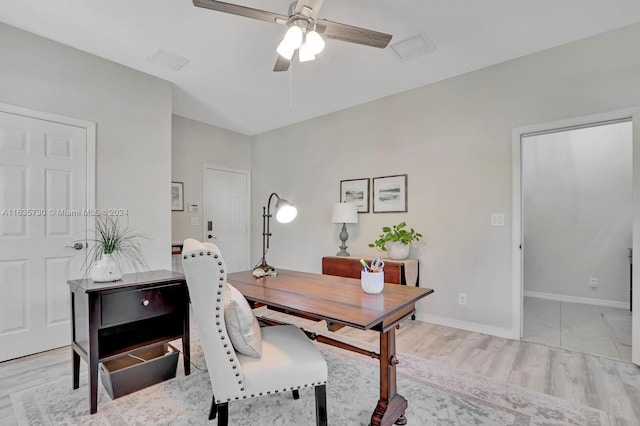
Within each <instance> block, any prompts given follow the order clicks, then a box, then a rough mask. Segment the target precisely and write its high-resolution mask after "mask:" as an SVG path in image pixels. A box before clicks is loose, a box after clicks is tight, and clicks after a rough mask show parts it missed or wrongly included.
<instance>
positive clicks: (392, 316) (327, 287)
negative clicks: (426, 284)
mask: <svg viewBox="0 0 640 426" xmlns="http://www.w3.org/2000/svg"><path fill="white" fill-rule="evenodd" d="M278 273H279V274H278V276H275V277H273V276H267V277H263V278H259V279H258V278H254V277H253V275H252V274H251V271H246V272H235V273H232V274H229V275H228V276H227V280H228V282H229V283H230V284H231V285H233V286H234V287H235V288H237V289H238V290H239V291H240V292H241V293H242V294H243V295H244V296H245V297H246V298H247V299H248V300H249V301H251V302H259V303H263V304H265V305H267V306H268V307H275V308H276V309H278V310H286V311H287V312H291V313H292V314H294V315H295V314H301V315H303V316H305V317H311V318H316V319H318V320H327V322H332V323H338V324H343V325H348V326H351V327H355V328H359V329H362V330H376V331H378V332H379V333H380V354H379V360H380V399H379V400H378V404H377V406H376V408H375V409H374V411H373V414H372V416H371V425H373V426H378V425H392V424H393V423H397V424H405V423H406V421H407V419H406V418H405V415H404V414H405V411H406V409H407V406H408V404H407V400H406V399H405V398H404V397H403V396H402V395H400V394H398V393H397V385H396V365H397V364H398V360H397V358H396V334H395V330H396V325H397V324H399V323H400V322H401V321H402V320H404V319H405V318H407V317H408V316H410V315H411V314H413V313H414V312H415V303H416V301H418V300H420V299H422V298H423V297H425V296H427V295H429V294H431V293H433V290H431V289H427V288H416V287H408V286H400V285H385V286H384V290H383V291H382V292H381V293H379V294H368V293H365V292H364V291H362V288H361V286H360V280H356V279H352V278H343V277H335V276H330V275H319V274H309V273H305V272H296V271H287V270H282V269H281V270H279V271H278Z"/></svg>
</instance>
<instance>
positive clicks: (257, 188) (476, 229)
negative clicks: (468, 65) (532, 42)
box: [252, 25, 640, 336]
mask: <svg viewBox="0 0 640 426" xmlns="http://www.w3.org/2000/svg"><path fill="white" fill-rule="evenodd" d="M639 44H640V25H634V26H630V27H626V28H623V29H620V30H617V31H614V32H611V33H607V34H604V35H601V36H597V37H593V38H591V39H586V40H582V41H578V42H575V43H572V44H569V45H565V46H561V47H558V48H555V49H551V50H547V51H545V52H541V53H537V54H534V55H530V56H526V57H523V58H519V59H516V60H512V61H509V62H506V63H503V64H499V65H496V66H492V67H489V68H485V69H482V70H479V71H475V72H472V73H468V74H464V75H461V76H458V77H455V78H451V79H448V80H444V81H441V82H438V83H435V84H431V85H428V86H425V87H422V88H419V89H415V90H412V91H408V92H405V93H401V94H398V95H395V96H390V97H388V98H385V99H381V100H378V101H374V102H370V103H367V104H364V105H360V106H357V107H354V108H350V109H347V110H344V111H341V112H337V113H334V114H330V115H326V116H323V117H319V118H317V119H313V120H309V121H306V122H303V123H300V124H297V125H293V126H288V127H286V128H282V129H278V130H274V131H272V132H269V133H266V134H263V135H259V136H257V137H256V138H255V139H256V142H255V146H254V151H253V158H254V162H253V180H254V185H253V207H252V210H253V229H254V232H253V244H252V247H253V257H254V259H252V261H256V260H257V259H258V258H259V256H260V253H259V251H260V239H259V237H260V236H259V233H258V232H256V231H255V230H256V229H260V227H261V225H260V223H261V222H260V220H261V219H260V214H259V213H260V206H262V205H264V204H265V203H266V201H267V197H268V195H269V193H270V192H271V191H277V192H278V193H279V194H280V195H281V196H283V197H284V198H286V199H289V200H290V201H292V202H294V203H296V204H297V205H298V208H299V210H298V218H297V219H296V220H295V221H294V222H292V223H290V224H287V225H281V224H276V225H274V226H273V227H272V231H273V237H272V239H271V249H270V252H269V256H268V260H269V263H270V264H272V265H275V266H276V267H289V268H297V269H302V270H306V271H311V272H319V271H320V269H321V260H320V259H321V258H322V256H325V255H332V254H334V253H335V252H336V251H337V246H338V245H339V239H338V232H339V230H338V225H334V224H332V223H331V221H330V214H331V213H330V211H331V206H332V204H333V203H335V202H336V201H338V199H339V181H340V180H341V179H351V178H364V177H375V176H385V175H393V174H401V173H407V174H408V175H409V212H408V213H406V214H400V213H393V214H389V213H387V214H372V213H369V214H361V215H360V219H361V221H360V223H359V224H358V225H356V226H355V227H354V226H351V227H350V239H349V241H348V245H349V246H350V251H351V253H352V254H363V255H364V254H373V253H374V252H373V249H369V248H368V247H367V243H369V242H371V241H373V240H374V239H375V237H376V236H377V235H378V233H379V230H380V228H381V227H382V226H383V225H391V224H395V223H398V222H400V221H402V220H406V221H407V222H408V223H409V225H411V226H413V227H415V228H416V229H417V230H418V231H419V232H421V233H423V234H424V236H425V241H424V244H422V245H420V246H418V247H415V248H413V249H412V253H411V257H414V258H418V259H420V277H421V279H420V282H421V285H422V286H425V287H431V288H434V289H435V290H436V292H435V294H434V295H433V296H430V297H428V298H426V299H425V300H424V301H422V302H421V303H420V304H419V306H418V317H419V318H422V319H429V320H432V321H436V322H441V323H446V324H451V325H456V326H459V327H463V328H471V329H476V330H483V331H487V332H490V333H493V334H499V335H500V334H502V335H508V336H512V331H511V329H512V325H513V324H512V316H511V314H512V312H511V310H512V301H511V297H512V290H513V283H512V275H511V273H512V270H511V268H512V262H511V241H512V239H511V182H512V175H511V133H512V129H513V128H518V127H523V126H525V125H530V124H535V123H545V122H550V121H555V120H559V119H564V118H570V117H580V116H585V115H590V114H595V113H601V112H607V111H615V110H620V109H625V108H630V107H634V106H639V105H640V57H639V56H638V55H632V54H630V52H633V51H635V50H636V49H637V46H638V45H639ZM345 72H348V71H345ZM294 90H295V88H294ZM257 159H260V161H257ZM492 212H496V213H504V214H505V215H506V226H504V227H491V226H490V215H491V213H492ZM354 229H355V231H354ZM458 293H467V295H468V305H467V306H460V305H458V303H457V300H458Z"/></svg>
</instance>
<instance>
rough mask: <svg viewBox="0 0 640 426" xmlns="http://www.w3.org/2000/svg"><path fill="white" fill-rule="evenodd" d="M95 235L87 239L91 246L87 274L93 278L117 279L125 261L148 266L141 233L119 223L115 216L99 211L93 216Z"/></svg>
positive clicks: (101, 279) (144, 266) (135, 267)
mask: <svg viewBox="0 0 640 426" xmlns="http://www.w3.org/2000/svg"><path fill="white" fill-rule="evenodd" d="M95 227H96V228H95V238H94V239H93V240H92V239H89V242H92V243H93V246H92V247H90V248H89V253H88V256H87V262H88V268H87V269H88V272H89V276H90V277H91V278H92V279H93V280H94V281H96V282H107V281H117V280H119V279H121V278H122V266H124V264H125V263H128V264H130V265H131V266H133V268H134V269H136V270H137V268H138V266H140V267H142V268H148V267H147V264H146V262H145V260H144V256H143V254H142V249H141V247H140V242H139V241H138V240H139V239H141V238H146V237H145V236H144V235H140V234H137V233H136V232H135V230H133V229H131V228H129V227H128V226H127V225H125V224H122V223H121V222H120V221H119V218H118V217H114V216H109V215H100V216H97V217H96V223H95Z"/></svg>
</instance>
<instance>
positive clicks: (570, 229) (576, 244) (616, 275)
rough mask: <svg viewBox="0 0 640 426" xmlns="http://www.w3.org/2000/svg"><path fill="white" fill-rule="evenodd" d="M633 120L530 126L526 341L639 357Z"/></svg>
mask: <svg viewBox="0 0 640 426" xmlns="http://www.w3.org/2000/svg"><path fill="white" fill-rule="evenodd" d="M632 144H633V131H632V122H631V119H630V118H626V119H620V120H613V121H608V122H597V123H591V124H586V125H580V126H573V127H568V128H559V129H558V128H556V129H553V130H548V131H538V132H532V133H526V134H522V135H521V138H520V148H521V206H522V216H521V220H522V240H521V241H522V246H521V248H522V250H521V252H522V288H523V305H522V306H523V327H522V335H521V337H522V338H523V340H527V341H531V342H535V343H542V344H546V345H551V346H558V347H562V348H566V349H570V350H575V351H578V352H582V353H589V354H592V355H599V356H605V357H609V358H614V359H620V360H623V361H627V362H630V361H631V337H632V333H631V322H632V318H631V315H632V314H631V312H630V306H631V305H630V301H631V293H630V284H631V282H632V280H631V274H630V271H631V268H630V260H631V253H632V251H631V248H632V245H633V243H632V238H633V215H632V210H633V209H632V192H633V161H632V157H633V155H632Z"/></svg>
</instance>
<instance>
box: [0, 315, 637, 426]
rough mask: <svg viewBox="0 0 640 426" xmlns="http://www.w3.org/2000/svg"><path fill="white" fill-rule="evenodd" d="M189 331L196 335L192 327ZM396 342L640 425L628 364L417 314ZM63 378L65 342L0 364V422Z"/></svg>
mask: <svg viewBox="0 0 640 426" xmlns="http://www.w3.org/2000/svg"><path fill="white" fill-rule="evenodd" d="M261 309H263V308H261ZM274 315H275V317H276V318H278V315H279V314H274ZM289 319H291V318H289ZM293 322H296V323H298V324H299V325H302V326H310V322H307V321H305V320H295V321H293ZM317 327H318V325H315V328H316V329H317ZM192 334H193V336H194V338H197V331H196V330H193V333H192ZM335 336H336V337H337V338H341V337H344V338H347V339H350V340H357V341H359V342H362V343H363V344H366V345H377V339H378V334H377V333H375V332H366V331H361V330H355V329H352V328H343V329H341V330H339V331H338V332H336V333H335ZM397 345H398V351H399V352H401V353H402V352H404V353H408V354H412V355H415V356H419V357H422V358H427V359H430V360H433V361H437V362H440V363H442V364H444V365H447V366H450V367H454V368H457V369H460V370H463V371H467V372H470V373H475V374H480V375H483V376H487V377H491V378H494V379H496V380H498V381H502V382H508V383H511V384H515V385H519V386H523V387H526V388H529V389H532V390H535V391H537V392H541V393H545V394H548V395H553V396H555V397H558V398H562V399H565V400H568V401H572V402H575V403H578V404H583V405H587V406H591V407H594V408H598V409H601V410H604V411H607V412H608V413H610V417H611V419H612V424H613V425H640V367H637V366H635V365H633V364H629V363H626V362H622V361H616V360H612V359H607V358H601V357H597V356H592V355H585V354H581V353H578V352H572V351H569V350H566V349H561V348H555V347H550V346H545V345H541V344H537V343H530V342H524V341H516V340H509V339H503V338H500V337H494V336H489V335H485V334H480V333H474V332H469V331H464V330H459V329H455V328H450V327H444V326H440V325H435V324H430V323H425V322H420V321H406V322H405V323H404V324H403V325H402V327H401V328H400V329H399V330H397ZM399 358H400V362H402V357H401V356H400V357H399ZM84 364H85V363H84V362H83V363H82V368H86V366H85V365H84ZM399 368H400V367H399ZM65 377H68V379H69V386H71V352H70V349H69V348H68V347H66V348H61V349H56V350H53V351H49V352H44V353H42V354H36V355H32V356H29V357H25V358H20V359H17V360H13V361H7V362H4V363H0V425H3V426H4V425H15V424H16V419H15V416H14V414H13V409H12V407H11V400H10V397H9V395H10V394H11V393H13V392H16V391H18V390H21V389H26V388H29V387H32V386H37V385H39V384H43V383H46V382H49V381H52V380H55V379H58V378H65Z"/></svg>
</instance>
